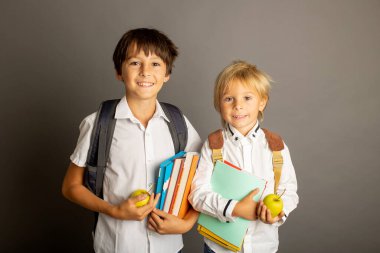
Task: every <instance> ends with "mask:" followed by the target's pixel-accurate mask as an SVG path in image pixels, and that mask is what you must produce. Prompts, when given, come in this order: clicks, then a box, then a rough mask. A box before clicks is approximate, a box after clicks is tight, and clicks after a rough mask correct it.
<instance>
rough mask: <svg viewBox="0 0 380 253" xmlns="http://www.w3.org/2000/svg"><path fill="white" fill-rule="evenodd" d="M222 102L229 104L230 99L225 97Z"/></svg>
mask: <svg viewBox="0 0 380 253" xmlns="http://www.w3.org/2000/svg"><path fill="white" fill-rule="evenodd" d="M223 101H224V102H231V101H232V97H225V98H224V99H223Z"/></svg>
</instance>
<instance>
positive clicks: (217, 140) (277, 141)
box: [208, 128, 284, 193]
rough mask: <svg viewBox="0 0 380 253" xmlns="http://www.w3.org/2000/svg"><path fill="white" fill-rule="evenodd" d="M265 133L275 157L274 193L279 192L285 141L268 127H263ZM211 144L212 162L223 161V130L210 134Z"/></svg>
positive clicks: (273, 161)
mask: <svg viewBox="0 0 380 253" xmlns="http://www.w3.org/2000/svg"><path fill="white" fill-rule="evenodd" d="M263 131H264V133H265V138H266V139H267V141H268V145H269V148H270V150H271V151H272V154H273V158H272V164H273V172H274V193H277V189H278V185H279V182H280V178H281V171H282V165H283V163H284V160H283V158H282V155H281V150H283V149H284V142H283V140H282V138H281V136H280V135H278V134H275V133H273V132H270V131H269V130H267V129H264V128H263ZM208 141H209V146H210V149H211V150H212V154H211V156H212V162H213V163H214V164H215V162H216V161H218V160H219V161H222V162H223V153H222V148H223V144H224V140H223V133H222V130H221V129H219V130H217V131H215V132H212V133H211V134H209V136H208Z"/></svg>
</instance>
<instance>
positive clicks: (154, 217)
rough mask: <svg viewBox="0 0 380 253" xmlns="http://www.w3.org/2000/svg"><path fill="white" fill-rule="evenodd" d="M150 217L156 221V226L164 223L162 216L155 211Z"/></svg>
mask: <svg viewBox="0 0 380 253" xmlns="http://www.w3.org/2000/svg"><path fill="white" fill-rule="evenodd" d="M150 218H151V219H152V220H153V221H154V223H155V228H157V227H159V226H160V224H161V223H162V219H161V218H160V216H158V215H157V214H155V213H153V212H152V214H151V215H150Z"/></svg>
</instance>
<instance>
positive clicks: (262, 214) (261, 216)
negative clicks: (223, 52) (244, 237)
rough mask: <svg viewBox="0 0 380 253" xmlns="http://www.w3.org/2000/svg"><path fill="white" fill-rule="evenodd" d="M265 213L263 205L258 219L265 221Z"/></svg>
mask: <svg viewBox="0 0 380 253" xmlns="http://www.w3.org/2000/svg"><path fill="white" fill-rule="evenodd" d="M266 212H267V207H266V206H265V205H263V207H262V210H261V214H260V219H261V220H262V221H266V217H265V216H266Z"/></svg>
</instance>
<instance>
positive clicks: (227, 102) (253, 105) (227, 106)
mask: <svg viewBox="0 0 380 253" xmlns="http://www.w3.org/2000/svg"><path fill="white" fill-rule="evenodd" d="M267 100H268V99H267V98H266V97H261V96H260V95H259V93H258V92H257V90H256V89H255V88H253V87H252V86H249V85H247V84H244V83H242V82H241V81H240V80H232V81H230V83H229V84H228V85H227V87H226V90H225V91H224V93H223V95H222V96H221V98H220V114H221V116H222V118H223V119H224V121H225V122H227V123H229V124H231V125H232V126H233V127H234V128H236V129H237V130H238V131H239V132H240V133H241V134H242V135H244V136H245V135H247V133H248V132H249V131H250V130H251V129H252V128H253V127H254V126H255V125H256V122H257V117H258V114H259V111H263V110H264V108H265V105H266V103H267Z"/></svg>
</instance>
